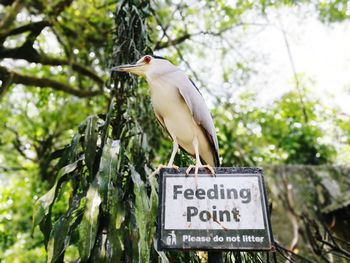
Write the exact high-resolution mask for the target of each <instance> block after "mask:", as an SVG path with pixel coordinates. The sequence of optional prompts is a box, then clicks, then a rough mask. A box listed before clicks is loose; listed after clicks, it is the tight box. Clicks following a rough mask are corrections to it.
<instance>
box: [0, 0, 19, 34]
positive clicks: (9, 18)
mask: <svg viewBox="0 0 350 263" xmlns="http://www.w3.org/2000/svg"><path fill="white" fill-rule="evenodd" d="M23 4H24V1H23V0H16V1H14V2H13V3H12V5H11V7H10V10H8V11H7V12H6V15H5V16H4V18H3V19H1V20H0V28H7V27H9V26H10V24H12V22H13V20H14V19H15V18H16V16H17V14H18V12H19V11H20V10H21V9H22V7H23Z"/></svg>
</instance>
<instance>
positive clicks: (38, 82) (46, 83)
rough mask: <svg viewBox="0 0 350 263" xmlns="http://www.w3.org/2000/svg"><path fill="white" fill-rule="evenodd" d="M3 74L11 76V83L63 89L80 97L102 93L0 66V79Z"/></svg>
mask: <svg viewBox="0 0 350 263" xmlns="http://www.w3.org/2000/svg"><path fill="white" fill-rule="evenodd" d="M3 76H12V79H11V83H15V84H23V85H28V86H34V87H39V88H52V89H54V90H57V91H63V92H66V93H69V94H72V95H74V96H77V97H80V98H86V97H93V96H97V95H100V94H102V90H96V91H85V90H78V89H74V88H73V87H71V86H69V85H67V84H64V83H62V82H58V81H56V80H52V79H48V78H37V77H32V76H28V75H22V74H20V73H17V72H15V71H9V70H8V69H7V68H5V67H2V66H0V79H2V77H3ZM2 80H3V79H2ZM3 81H4V80H3Z"/></svg>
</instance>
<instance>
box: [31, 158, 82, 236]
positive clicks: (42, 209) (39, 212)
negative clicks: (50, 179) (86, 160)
mask: <svg viewBox="0 0 350 263" xmlns="http://www.w3.org/2000/svg"><path fill="white" fill-rule="evenodd" d="M82 159H83V157H81V158H79V159H78V160H77V161H75V162H74V163H71V164H68V165H66V166H64V167H63V168H61V169H60V170H59V172H58V174H57V177H56V182H55V184H54V185H53V186H52V188H51V189H50V190H49V191H48V192H47V193H46V194H45V195H43V196H42V197H40V198H39V199H38V200H37V201H36V202H35V204H34V208H33V223H32V233H33V231H34V228H35V226H36V225H38V224H39V223H40V222H41V221H42V220H43V218H44V217H45V216H46V215H47V214H48V213H49V209H50V208H51V205H52V203H53V201H54V200H55V198H56V196H57V193H58V189H59V187H60V186H61V183H62V180H61V178H62V177H63V176H64V175H66V174H69V173H71V172H73V171H74V170H75V169H76V168H77V166H78V164H79V162H81V160H82Z"/></svg>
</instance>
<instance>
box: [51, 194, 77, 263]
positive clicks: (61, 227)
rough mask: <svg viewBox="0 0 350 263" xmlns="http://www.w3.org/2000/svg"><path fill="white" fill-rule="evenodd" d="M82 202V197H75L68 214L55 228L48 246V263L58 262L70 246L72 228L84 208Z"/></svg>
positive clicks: (63, 216) (59, 220) (61, 218)
mask: <svg viewBox="0 0 350 263" xmlns="http://www.w3.org/2000/svg"><path fill="white" fill-rule="evenodd" d="M81 200H82V196H81V195H75V196H74V198H73V201H72V203H71V206H70V209H69V210H68V212H67V213H66V214H65V215H62V216H61V217H60V218H59V219H58V220H57V222H56V223H55V225H54V226H53V228H52V231H51V233H50V240H49V242H48V246H47V262H56V261H57V260H58V259H59V258H60V257H61V256H62V253H63V252H64V250H65V249H66V247H67V246H68V245H69V240H70V234H69V232H70V229H71V226H72V225H73V224H74V223H75V221H76V219H77V218H78V216H79V214H80V213H81V211H82V209H83V208H84V205H83V202H81Z"/></svg>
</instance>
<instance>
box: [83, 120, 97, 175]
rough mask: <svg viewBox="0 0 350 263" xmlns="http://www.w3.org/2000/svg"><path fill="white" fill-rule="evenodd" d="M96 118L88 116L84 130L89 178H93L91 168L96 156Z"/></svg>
mask: <svg viewBox="0 0 350 263" xmlns="http://www.w3.org/2000/svg"><path fill="white" fill-rule="evenodd" d="M97 120H98V117H97V116H90V117H89V118H88V119H87V124H86V128H85V141H84V144H85V162H86V166H87V167H88V169H89V172H90V176H93V168H94V163H95V156H96V143H97V137H98V127H97Z"/></svg>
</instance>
